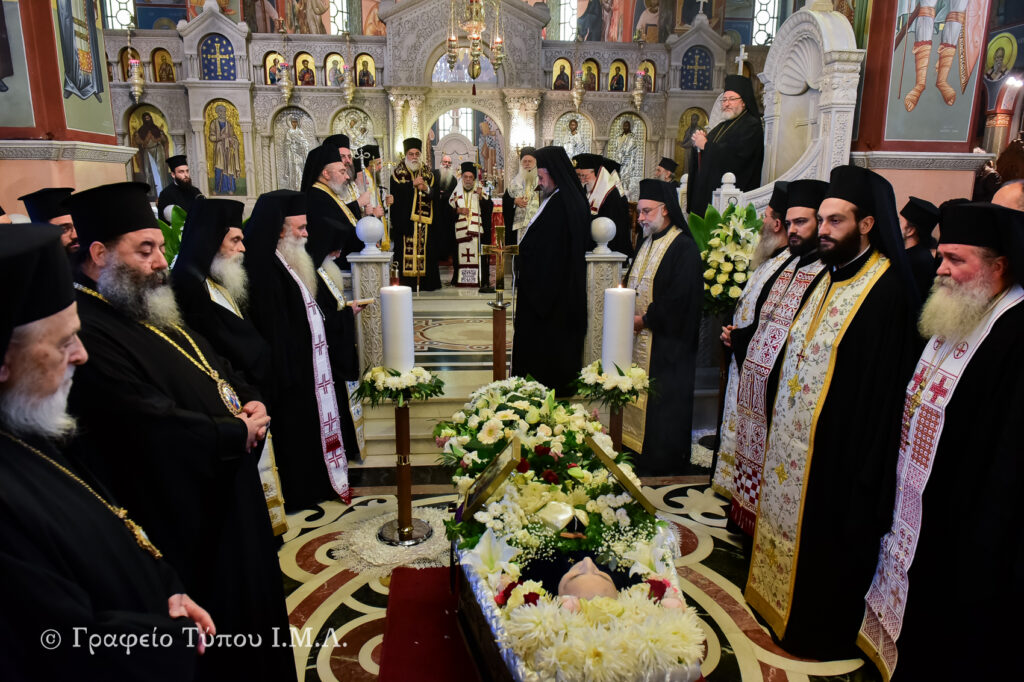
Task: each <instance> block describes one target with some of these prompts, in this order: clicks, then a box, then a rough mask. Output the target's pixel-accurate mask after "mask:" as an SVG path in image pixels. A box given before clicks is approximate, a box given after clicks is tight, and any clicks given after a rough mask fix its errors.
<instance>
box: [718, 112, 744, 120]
mask: <svg viewBox="0 0 1024 682" xmlns="http://www.w3.org/2000/svg"><path fill="white" fill-rule="evenodd" d="M740 113H741V112H739V111H723V112H722V120H723V121H731V120H733V119H734V118H736V117H737V116H739V115H740Z"/></svg>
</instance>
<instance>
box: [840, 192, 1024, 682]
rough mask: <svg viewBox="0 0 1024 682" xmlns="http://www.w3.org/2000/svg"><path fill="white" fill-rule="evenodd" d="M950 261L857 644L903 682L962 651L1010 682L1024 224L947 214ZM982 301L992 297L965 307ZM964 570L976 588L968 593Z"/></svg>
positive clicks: (1000, 216) (970, 210)
mask: <svg viewBox="0 0 1024 682" xmlns="http://www.w3.org/2000/svg"><path fill="white" fill-rule="evenodd" d="M938 249H939V253H940V254H941V255H942V256H943V262H942V264H941V265H940V266H939V270H938V278H937V279H936V285H935V288H934V289H933V290H932V294H931V296H930V297H929V300H928V302H927V303H925V306H924V308H923V309H922V312H921V323H920V325H919V329H920V330H921V332H922V333H923V334H924V335H925V336H928V337H929V339H928V342H927V343H926V344H925V346H924V351H923V352H922V353H921V357H920V359H919V360H918V361H917V366H916V367H915V369H914V374H913V376H912V377H911V379H910V381H909V382H907V383H906V384H904V387H905V392H904V400H903V401H902V404H901V405H900V406H899V407H900V408H901V409H900V413H901V417H902V429H901V430H902V438H901V440H900V443H899V458H898V460H897V461H896V462H894V467H895V468H894V471H895V476H896V487H895V490H896V504H895V505H894V507H890V513H891V516H890V521H891V527H890V529H889V532H888V534H886V536H885V537H884V538H883V539H882V541H881V543H879V545H878V566H877V568H876V571H875V577H874V580H873V582H872V584H871V588H870V589H869V590H868V591H867V597H866V602H867V608H866V609H865V611H864V622H863V624H862V626H861V632H860V637H859V638H858V642H857V643H858V645H859V646H860V647H861V649H863V650H864V651H865V652H867V653H868V654H869V655H870V656H871V658H872V660H874V661H875V663H876V664H877V665H878V666H879V669H880V670H882V672H883V679H889V678H890V677H891V679H892V680H894V681H895V682H904V681H906V682H913V681H916V680H942V679H949V678H950V677H951V676H955V675H951V674H950V669H951V668H950V666H951V661H950V658H951V657H950V655H949V652H951V651H965V652H967V651H972V652H978V655H976V656H973V657H971V661H970V662H969V664H968V665H969V668H970V672H969V674H968V676H969V677H971V678H972V679H976V680H1011V679H1015V678H1016V677H1017V676H1018V675H1019V674H1020V663H1019V661H1018V660H1017V656H1016V647H1017V646H1018V639H1019V638H1018V637H1017V631H1016V629H1015V628H1013V627H1007V626H1006V623H1005V621H1003V620H1002V619H1001V618H999V617H998V616H997V611H998V609H999V608H1000V606H1001V605H1007V606H1009V605H1013V606H1016V605H1019V604H1022V603H1024V581H1022V580H1021V575H1024V554H1022V548H1024V524H1022V523H1021V513H1020V502H1019V497H1020V491H1021V488H1022V486H1024V473H1022V472H1024V468H1022V467H1021V446H1020V429H1019V426H1018V424H1019V422H1018V421H1017V420H1018V419H1019V418H1020V414H1021V409H1022V406H1024V363H1022V362H1021V361H1020V352H1021V349H1022V348H1024V289H1022V288H1021V284H1022V283H1024V213H1021V212H1020V211H1015V210H1012V209H1008V208H1005V207H1002V206H995V205H993V204H988V203H977V204H971V203H961V204H944V205H943V207H942V234H941V238H940V243H939V245H938ZM980 249H989V250H991V251H990V253H989V254H988V255H989V256H991V255H994V256H995V258H992V259H991V260H990V259H989V258H986V254H984V252H980ZM954 258H955V260H953V259H954ZM970 290H974V291H977V292H979V293H980V294H981V295H980V296H979V297H978V299H979V300H977V301H976V302H973V303H972V304H965V302H964V297H963V292H964V291H970ZM968 310H972V312H968ZM951 312H952V313H953V314H952V315H950V314H949V313H951ZM935 313H938V314H935ZM965 319H967V320H972V321H973V323H965V322H964V320H965ZM951 320H952V323H951V322H950V321H951ZM965 510H970V513H964V511H965ZM951 548H955V553H951ZM954 557H963V562H964V563H962V564H961V563H960V562H957V561H956V559H955V558H954ZM958 571H964V572H967V573H969V575H970V576H971V577H970V578H968V580H969V581H970V582H969V587H968V588H967V589H966V591H961V590H958V589H957V588H958V585H957V583H956V582H955V574H956V573H957V572H958ZM951 619H952V620H954V621H955V622H956V623H960V624H962V625H960V626H959V627H957V626H954V625H952V624H951V623H950V620H951Z"/></svg>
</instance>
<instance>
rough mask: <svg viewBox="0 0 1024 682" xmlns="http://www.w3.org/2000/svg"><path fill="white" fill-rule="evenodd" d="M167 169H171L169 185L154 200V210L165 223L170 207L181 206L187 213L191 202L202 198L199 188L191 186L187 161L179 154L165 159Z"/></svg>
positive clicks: (190, 207) (168, 219) (169, 217)
mask: <svg viewBox="0 0 1024 682" xmlns="http://www.w3.org/2000/svg"><path fill="white" fill-rule="evenodd" d="M167 167H168V168H170V169H171V184H169V185H167V186H166V187H164V189H163V191H162V192H160V196H159V197H157V200H156V210H157V213H159V214H160V217H161V218H162V219H163V220H165V221H168V222H169V221H170V220H171V216H170V212H169V211H167V209H168V207H170V206H181V208H183V209H184V210H185V212H186V213H188V212H189V211H190V210H192V202H193V201H195V200H196V198H197V197H201V196H203V195H202V193H201V192H200V191H199V188H198V187H196V186H195V185H193V184H192V177H191V176H190V175H189V172H188V159H187V158H186V157H185V156H184V155H181V154H179V155H178V156H172V157H171V158H169V159H167Z"/></svg>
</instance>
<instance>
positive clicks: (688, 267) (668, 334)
mask: <svg viewBox="0 0 1024 682" xmlns="http://www.w3.org/2000/svg"><path fill="white" fill-rule="evenodd" d="M676 196H677V195H676V192H675V189H674V188H673V186H672V185H671V183H668V182H663V181H661V180H641V181H640V195H639V201H638V202H637V219H638V221H639V223H640V227H641V228H643V231H644V234H645V235H646V239H645V240H644V242H643V243H642V244H641V245H640V248H639V249H637V257H636V260H634V261H633V266H632V268H631V269H630V271H629V275H628V286H629V288H630V289H634V290H636V292H637V307H636V315H637V318H638V319H637V320H635V322H634V331H635V332H636V334H637V336H636V339H635V341H634V342H633V362H634V363H635V364H637V365H639V366H640V367H643V368H644V369H645V370H646V371H647V373H648V376H650V377H651V381H652V383H653V384H654V386H655V387H656V391H657V392H656V393H655V395H653V396H641V398H640V400H639V401H637V403H635V404H631V405H627V406H626V408H625V409H624V410H623V415H622V422H623V430H622V442H623V444H624V445H626V446H627V447H629V448H631V449H632V450H634V451H635V452H638V453H641V454H642V456H641V457H639V458H638V459H637V471H639V472H641V473H642V474H644V475H649V476H650V475H655V476H660V475H672V474H680V473H682V467H683V466H685V465H686V464H687V463H688V462H689V460H690V438H689V437H688V435H689V433H690V430H691V424H692V423H693V391H694V381H695V377H696V371H697V332H698V330H699V328H700V312H701V302H702V300H703V296H704V287H703V283H704V280H703V279H702V278H701V262H700V250H699V249H698V248H697V244H696V242H694V241H693V237H692V236H691V235H690V230H689V229H688V228H687V226H686V220H685V219H684V218H683V212H682V210H681V209H680V208H679V201H678V199H676ZM605 371H614V369H612V368H608V369H606V370H605Z"/></svg>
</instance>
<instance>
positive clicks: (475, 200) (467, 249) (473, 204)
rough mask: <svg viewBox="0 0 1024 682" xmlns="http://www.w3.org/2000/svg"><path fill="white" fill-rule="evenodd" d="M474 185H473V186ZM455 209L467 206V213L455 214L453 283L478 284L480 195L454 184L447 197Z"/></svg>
mask: <svg viewBox="0 0 1024 682" xmlns="http://www.w3.org/2000/svg"><path fill="white" fill-rule="evenodd" d="M474 187H475V186H474ZM448 203H449V205H450V206H451V207H452V208H454V209H456V211H457V210H458V209H462V208H468V209H469V215H468V216H466V215H462V214H461V213H459V214H457V215H456V221H455V248H456V260H455V283H456V285H464V286H479V285H480V260H479V255H478V253H477V252H478V250H479V247H480V245H479V243H478V242H479V235H480V233H481V231H482V228H483V222H482V220H481V213H480V197H479V196H478V195H477V193H476V192H475V191H473V190H468V191H467V190H466V189H465V188H464V187H463V186H462V183H461V182H460V183H458V184H457V185H456V186H455V191H454V192H452V195H451V197H449V199H448Z"/></svg>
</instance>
